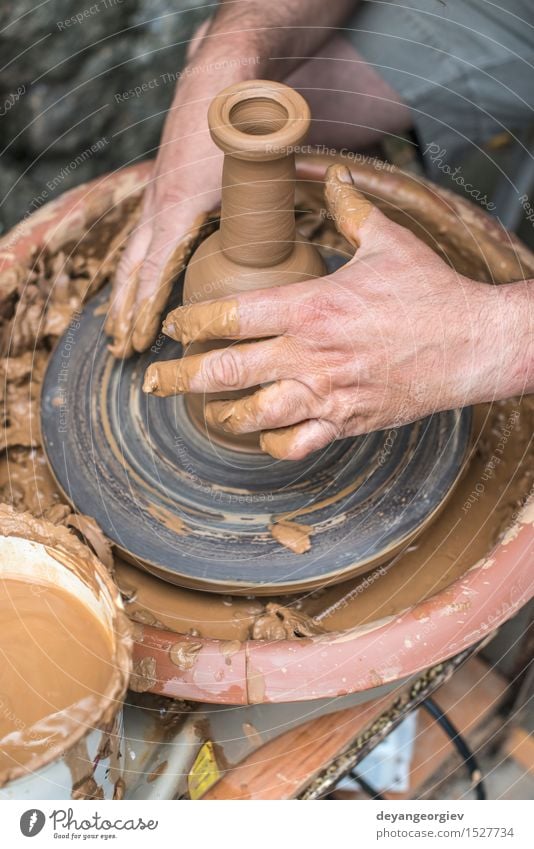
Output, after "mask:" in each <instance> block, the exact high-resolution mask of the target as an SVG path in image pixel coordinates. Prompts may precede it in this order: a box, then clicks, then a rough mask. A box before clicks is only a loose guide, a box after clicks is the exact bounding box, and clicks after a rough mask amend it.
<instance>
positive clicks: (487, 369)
mask: <svg viewBox="0 0 534 849" xmlns="http://www.w3.org/2000/svg"><path fill="white" fill-rule="evenodd" d="M468 285H469V284H468ZM471 285H472V284H471ZM475 286H476V292H475V290H474V289H472V290H471V291H472V292H473V295H474V298H473V299H472V300H470V301H468V304H466V306H467V310H466V313H465V314H464V315H463V317H462V315H459V316H458V322H459V323H460V327H462V326H463V330H461V332H460V333H459V334H457V335H456V337H455V346H454V347H455V351H452V352H451V353H452V357H453V359H452V362H453V363H454V360H456V362H457V364H458V366H459V368H458V372H457V374H456V383H457V388H458V399H459V400H460V401H461V398H462V397H463V403H467V404H474V403H478V402H483V401H493V400H503V399H505V398H511V397H513V396H515V395H523V394H531V393H533V392H534V280H524V281H521V282H518V283H510V284H508V285H504V286H490V285H488V284H475ZM467 291H469V289H466V292H467ZM464 340H465V348H464V347H463V343H464Z"/></svg>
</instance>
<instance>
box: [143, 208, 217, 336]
mask: <svg viewBox="0 0 534 849" xmlns="http://www.w3.org/2000/svg"><path fill="white" fill-rule="evenodd" d="M208 217H209V215H208V213H205V212H203V213H200V214H199V215H197V217H196V218H195V219H194V221H193V222H192V223H191V224H188V225H186V228H185V229H184V228H180V227H178V233H179V234H180V233H181V234H182V235H181V236H178V240H177V226H176V213H175V212H174V213H173V211H172V210H169V211H167V213H165V211H163V212H162V213H161V214H160V215H159V216H158V217H157V219H156V221H155V224H154V230H153V235H152V240H151V242H150V246H149V248H148V251H147V255H146V258H145V261H144V262H143V264H142V265H141V268H140V270H139V285H138V288H137V302H136V311H137V318H136V321H135V326H134V331H133V337H132V342H133V347H134V349H135V350H136V351H139V352H140V351H144V350H145V349H146V348H148V346H149V345H150V344H151V343H152V342H153V341H154V338H155V337H156V335H157V334H158V332H159V330H160V326H161V313H162V311H163V310H164V309H165V306H166V304H167V301H168V299H169V296H170V294H171V290H172V285H173V283H174V281H175V280H176V279H177V277H178V276H179V275H180V274H181V272H182V271H183V270H184V269H185V267H186V265H187V261H188V259H189V257H190V255H191V253H192V251H193V248H194V247H195V245H196V243H197V241H198V239H199V236H200V232H201V229H202V227H203V225H204V224H205V223H206V221H207V219H208Z"/></svg>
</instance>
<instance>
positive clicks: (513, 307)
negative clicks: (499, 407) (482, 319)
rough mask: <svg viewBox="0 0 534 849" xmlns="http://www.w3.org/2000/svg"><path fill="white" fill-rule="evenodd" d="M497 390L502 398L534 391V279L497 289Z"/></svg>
mask: <svg viewBox="0 0 534 849" xmlns="http://www.w3.org/2000/svg"><path fill="white" fill-rule="evenodd" d="M494 296H495V304H494V306H493V332H494V333H495V338H494V340H493V347H494V350H495V369H496V389H497V394H496V397H498V398H508V397H511V396H513V395H521V394H530V393H533V392H534V280H524V281H521V282H519V283H511V284H508V285H506V286H497V287H496V288H495V290H494Z"/></svg>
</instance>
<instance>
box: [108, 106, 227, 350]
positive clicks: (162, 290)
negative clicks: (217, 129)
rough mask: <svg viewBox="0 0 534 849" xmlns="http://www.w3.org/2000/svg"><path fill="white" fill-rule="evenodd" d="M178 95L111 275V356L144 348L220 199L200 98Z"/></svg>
mask: <svg viewBox="0 0 534 849" xmlns="http://www.w3.org/2000/svg"><path fill="white" fill-rule="evenodd" d="M182 101H183V95H180V93H178V102H175V104H174V106H173V108H172V109H171V111H170V112H169V116H168V118H167V122H166V125H165V130H164V134H163V138H162V141H161V145H160V148H159V152H158V156H157V159H156V162H155V165H154V169H153V172H152V175H151V179H150V182H149V184H148V186H147V188H146V190H145V194H144V197H143V202H142V210H141V218H140V221H139V223H138V224H137V226H136V227H135V230H134V231H133V233H132V234H131V236H130V238H129V240H128V243H127V245H126V249H125V251H124V254H123V255H122V257H121V260H120V263H119V266H118V268H117V272H116V276H115V280H114V281H113V290H112V296H111V302H110V311H109V315H108V318H107V321H106V332H107V333H108V334H109V335H110V336H112V337H113V344H112V345H111V346H110V350H111V352H112V353H113V354H114V355H115V356H116V357H129V356H130V355H131V354H132V353H133V352H134V351H144V350H145V349H146V348H148V346H149V345H150V344H151V343H152V342H153V341H154V338H155V336H156V335H157V333H158V331H159V328H160V325H161V312H162V310H163V308H164V307H165V305H166V303H167V300H168V298H169V295H170V291H171V287H172V284H173V281H174V280H176V278H177V276H178V275H179V273H180V271H181V270H182V269H183V267H184V265H185V263H186V262H187V259H188V257H189V254H190V251H191V248H192V246H193V245H194V243H195V241H196V238H197V236H198V234H199V230H200V227H201V226H202V224H203V223H204V222H205V221H206V218H207V214H208V212H209V211H210V210H211V209H213V208H214V207H216V206H217V203H218V200H219V189H218V184H219V182H220V170H221V162H220V155H219V151H218V150H217V149H216V148H215V145H214V144H213V142H212V141H211V138H210V137H209V133H208V129H207V126H204V125H205V124H206V120H205V105H204V104H203V105H202V107H201V108H200V107H199V106H198V104H194V103H188V102H182ZM200 124H202V126H199V125H200Z"/></svg>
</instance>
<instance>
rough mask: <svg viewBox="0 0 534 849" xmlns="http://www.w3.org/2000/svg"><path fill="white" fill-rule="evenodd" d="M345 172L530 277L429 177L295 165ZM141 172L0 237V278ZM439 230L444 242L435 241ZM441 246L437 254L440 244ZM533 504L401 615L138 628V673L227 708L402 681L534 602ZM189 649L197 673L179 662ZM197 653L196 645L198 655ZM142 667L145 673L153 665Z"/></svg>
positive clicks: (491, 263)
mask: <svg viewBox="0 0 534 849" xmlns="http://www.w3.org/2000/svg"><path fill="white" fill-rule="evenodd" d="M336 162H338V163H339V162H341V163H343V164H345V165H347V166H348V167H349V169H350V171H351V173H352V176H353V179H354V181H355V185H356V186H357V188H359V189H360V190H361V191H363V192H364V193H365V194H367V195H368V196H369V198H370V199H371V200H372V201H373V203H376V204H377V205H378V206H381V207H382V208H384V206H386V205H387V207H388V210H387V211H388V213H389V214H390V215H391V216H392V217H395V214H396V210H398V211H399V214H400V212H402V215H403V220H404V222H406V220H410V221H412V222H414V226H415V227H417V226H418V225H422V227H423V229H424V230H426V229H427V228H429V229H432V227H431V224H432V216H434V217H435V216H436V215H439V219H440V224H439V228H436V226H435V224H434V231H435V241H434V242H433V244H434V247H436V246H437V247H438V248H441V247H442V246H443V245H444V244H445V252H446V248H447V244H452V242H447V238H449V239H450V240H456V238H457V236H458V234H459V233H465V234H467V236H466V238H465V239H464V244H463V246H462V252H463V254H464V255H465V256H466V257H467V259H468V260H469V263H470V265H471V267H472V269H474V270H472V271H471V276H475V275H476V276H477V277H478V278H479V279H484V280H492V281H494V282H501V281H506V280H514V279H521V278H524V277H528V276H529V275H530V276H534V254H532V252H531V251H529V250H528V249H527V248H526V247H525V246H524V245H522V244H521V243H520V242H519V240H518V239H517V238H516V237H515V236H513V235H512V234H510V233H508V232H507V231H506V230H505V229H504V228H503V227H502V225H501V224H500V223H499V221H498V220H496V219H494V218H492V217H491V216H490V215H488V214H487V213H486V212H484V211H483V210H481V209H479V208H478V207H476V206H474V205H473V204H472V203H470V202H469V201H467V200H465V199H464V198H462V197H460V196H458V195H456V194H453V193H452V192H449V191H447V190H445V189H442V188H439V187H436V186H434V185H433V184H432V183H431V182H430V181H427V180H425V179H424V178H422V177H420V176H418V175H414V174H409V173H406V172H403V171H401V170H399V169H397V168H395V167H394V166H391V165H389V164H386V163H380V162H379V161H377V160H372V159H369V158H368V157H360V158H356V157H355V158H354V159H353V160H351V161H348V160H347V157H341V156H339V155H338V156H331V155H329V154H312V155H303V156H300V157H297V179H298V180H301V181H304V182H311V183H317V182H319V183H320V182H321V181H322V180H323V179H324V175H325V172H326V170H327V168H328V166H329V165H331V164H333V163H336ZM151 174H152V164H151V163H150V162H144V163H140V164H137V165H134V166H132V167H130V168H125V169H122V170H120V171H117V172H114V173H111V174H108V175H106V176H105V177H101V178H98V179H96V180H93V181H92V182H90V183H87V184H84V185H81V186H78V187H77V188H75V189H72V190H70V191H69V192H66V193H65V194H64V195H62V196H61V197H59V198H57V199H56V200H54V201H51V202H50V203H48V204H46V205H45V206H44V207H42V208H41V209H40V210H38V211H37V212H35V213H34V214H32V215H31V216H30V217H29V218H27V219H26V220H24V221H23V222H21V224H19V225H17V226H16V227H15V228H13V229H12V230H11V231H10V232H8V233H7V234H6V235H5V236H4V237H3V238H2V239H0V273H2V272H9V270H10V269H12V268H13V267H14V266H15V265H16V264H17V263H20V264H21V265H27V264H28V262H29V261H30V258H31V252H32V250H33V249H34V248H35V247H36V246H43V245H45V244H46V245H47V246H48V247H49V248H50V249H51V250H57V249H58V248H59V247H60V246H61V245H64V244H65V243H66V242H68V241H73V240H75V241H77V240H78V239H80V238H81V237H82V236H83V235H84V233H85V232H86V230H87V228H88V227H90V226H91V225H92V224H94V223H95V221H97V220H98V219H99V218H100V217H101V216H102V215H103V214H104V213H105V212H106V211H107V210H109V209H110V208H112V207H113V206H115V205H117V204H119V203H121V202H122V201H125V200H126V199H128V198H130V199H133V198H134V197H138V196H139V195H140V193H141V191H142V190H143V189H144V188H145V187H146V185H147V184H148V183H149V182H150V180H151ZM437 230H439V232H437ZM436 243H437V244H436ZM533 545H534V501H532V500H531V501H530V502H528V503H527V504H526V505H525V507H524V508H523V509H522V510H521V511H520V512H519V513H518V515H517V516H516V518H515V520H514V522H513V523H512V524H511V525H510V527H509V529H508V531H507V533H506V534H505V535H504V537H503V538H502V539H501V540H500V541H499V542H498V543H497V545H495V546H494V547H493V548H492V549H491V550H490V551H488V554H487V556H486V557H484V558H483V559H482V560H480V561H478V562H477V563H475V564H474V565H473V566H472V567H471V568H469V569H468V570H467V571H466V572H465V573H464V574H463V575H461V576H460V577H459V578H458V579H457V580H455V581H453V582H452V583H451V584H450V585H449V586H447V587H446V588H445V589H443V590H442V591H440V592H438V593H436V594H435V595H433V596H431V597H430V598H428V599H426V600H425V601H422V602H419V603H418V604H416V605H414V606H413V607H411V608H409V609H407V610H405V611H403V612H402V613H400V614H398V615H396V616H394V617H390V618H388V619H383V620H380V621H376V622H373V623H370V624H368V625H364V626H359V627H356V628H353V629H350V630H347V631H344V632H339V633H329V634H324V635H320V636H316V637H311V638H309V639H299V640H280V641H276V642H266V641H255V640H248V641H246V642H243V643H239V642H236V641H231V642H228V641H223V640H219V641H218V640H209V639H204V638H201V637H186V636H182V635H179V634H176V633H174V632H172V631H167V630H163V629H157V628H153V627H151V626H142V625H140V624H138V623H135V626H134V627H135V640H136V641H135V645H134V666H138V667H140V668H141V667H142V665H143V664H144V665H145V667H146V666H150V670H151V675H150V677H151V678H152V679H153V681H154V683H153V684H152V685H151V687H150V689H151V690H152V692H156V693H160V694H162V695H166V696H171V697H173V698H182V699H189V700H192V701H205V702H213V703H224V704H234V705H239V704H249V703H258V702H287V701H301V700H309V699H316V698H335V697H337V696H343V695H347V694H348V693H352V692H356V691H364V690H372V689H373V688H376V687H379V686H381V685H384V684H388V683H393V682H395V681H398V680H401V679H404V678H407V677H409V676H411V675H414V674H416V673H418V672H420V671H421V670H423V669H427V668H428V667H429V666H432V665H434V664H437V663H439V662H441V661H443V660H445V659H447V658H449V657H451V656H453V655H455V654H457V653H459V652H461V651H462V650H463V649H465V648H467V647H468V646H470V645H473V644H474V643H476V642H478V641H480V640H481V639H483V638H484V637H485V636H487V634H488V633H491V632H492V631H493V630H494V629H496V628H497V627H498V626H499V625H501V624H502V623H503V622H505V621H506V620H507V619H510V618H511V617H512V616H513V615H514V614H515V613H516V612H517V611H518V610H519V609H520V608H521V607H522V606H523V605H524V604H526V603H527V602H528V601H529V600H530V599H531V598H532V597H533V596H534V585H533V581H532V567H531V561H532V548H533ZM184 643H185V644H188V645H190V648H191V649H192V653H193V655H194V663H193V664H191V665H190V668H188V669H183V668H179V667H178V666H177V665H176V663H175V662H174V661H173V659H172V658H176V657H177V655H180V653H181V652H180V651H178V650H176V647H178V649H180V648H182V647H183V645H184ZM191 644H194V645H191ZM147 660H148V661H149V663H147Z"/></svg>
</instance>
